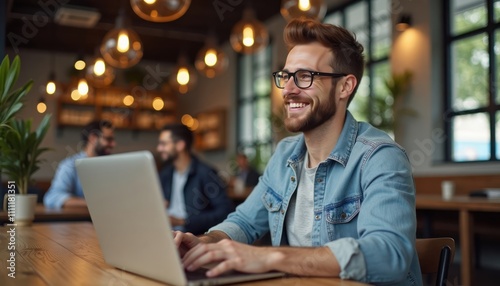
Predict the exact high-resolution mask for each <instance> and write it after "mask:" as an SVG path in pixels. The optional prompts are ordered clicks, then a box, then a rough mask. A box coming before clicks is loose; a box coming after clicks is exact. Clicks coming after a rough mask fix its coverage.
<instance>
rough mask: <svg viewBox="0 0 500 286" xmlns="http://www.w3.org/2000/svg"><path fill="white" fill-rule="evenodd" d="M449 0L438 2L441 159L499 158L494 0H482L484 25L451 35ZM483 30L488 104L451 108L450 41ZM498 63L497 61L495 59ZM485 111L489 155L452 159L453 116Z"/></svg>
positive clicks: (497, 29) (497, 26) (498, 28)
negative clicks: (440, 12)
mask: <svg viewBox="0 0 500 286" xmlns="http://www.w3.org/2000/svg"><path fill="white" fill-rule="evenodd" d="M452 1H453V0H445V1H443V2H442V5H443V6H442V9H441V11H442V13H443V14H442V16H443V19H444V23H443V35H444V37H443V38H444V45H443V47H444V48H443V67H445V68H444V70H443V72H444V75H443V78H444V85H443V94H444V95H445V96H444V97H443V99H442V104H443V110H442V111H443V121H444V131H445V134H446V139H445V144H444V161H445V162H448V163H454V164H468V163H482V162H500V158H496V153H497V150H496V144H498V142H497V138H496V134H495V128H496V119H495V118H496V114H497V113H498V112H500V102H499V103H495V101H496V98H495V97H496V94H497V88H498V87H497V86H496V85H497V84H498V83H497V78H498V74H497V73H498V69H497V67H496V65H495V63H496V55H495V51H494V48H495V33H496V32H500V21H499V22H498V23H495V15H494V13H495V11H494V2H495V1H494V0H484V1H485V2H486V6H485V8H486V9H487V11H486V13H487V23H486V26H483V27H481V28H474V29H471V30H468V31H466V32H462V33H457V34H456V35H453V32H452V30H451V28H452V25H451V21H453V17H452V16H451V15H450V13H449V11H451V8H452V7H451V4H452ZM481 34H486V35H487V36H488V48H487V51H488V59H489V67H488V76H489V78H488V87H487V88H488V104H487V106H484V107H477V108H471V109H464V110H458V111H454V110H453V109H452V106H451V105H452V96H453V95H452V86H453V71H452V68H451V67H452V63H453V59H452V47H453V44H455V43H457V42H459V41H461V40H466V39H469V38H471V37H474V36H477V35H481ZM497 64H498V63H497ZM480 113H486V114H487V115H488V117H489V118H488V119H489V120H488V121H489V124H490V130H489V133H490V142H489V144H490V149H489V152H490V158H489V159H487V160H467V161H456V160H453V147H454V146H453V126H452V123H453V118H455V117H457V116H462V115H474V114H480Z"/></svg>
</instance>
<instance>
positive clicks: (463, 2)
mask: <svg viewBox="0 0 500 286" xmlns="http://www.w3.org/2000/svg"><path fill="white" fill-rule="evenodd" d="M450 13H451V15H450V17H451V31H452V34H461V33H464V32H467V31H470V30H474V29H477V28H481V27H484V26H486V23H487V20H488V17H487V13H486V1H485V0H452V1H451V12H450Z"/></svg>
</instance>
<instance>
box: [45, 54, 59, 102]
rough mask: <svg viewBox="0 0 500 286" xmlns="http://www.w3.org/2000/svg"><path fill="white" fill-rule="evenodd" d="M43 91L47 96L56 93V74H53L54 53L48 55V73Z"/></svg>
mask: <svg viewBox="0 0 500 286" xmlns="http://www.w3.org/2000/svg"><path fill="white" fill-rule="evenodd" d="M45 91H46V92H47V94H48V95H53V94H54V93H56V91H57V85H56V73H55V72H54V53H51V54H50V73H49V79H48V81H47V84H46V85H45Z"/></svg>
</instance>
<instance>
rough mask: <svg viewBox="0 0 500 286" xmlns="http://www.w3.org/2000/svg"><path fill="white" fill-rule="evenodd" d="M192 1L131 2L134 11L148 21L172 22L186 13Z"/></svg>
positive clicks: (153, 0) (139, 0)
mask: <svg viewBox="0 0 500 286" xmlns="http://www.w3.org/2000/svg"><path fill="white" fill-rule="evenodd" d="M190 4H191V0H130V5H131V6H132V9H133V10H134V12H135V13H136V14H137V16H139V17H141V18H142V19H144V20H146V21H151V22H170V21H174V20H177V19H179V18H180V17H182V15H184V13H186V11H187V10H188V8H189V5H190Z"/></svg>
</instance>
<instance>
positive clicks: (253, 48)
mask: <svg viewBox="0 0 500 286" xmlns="http://www.w3.org/2000/svg"><path fill="white" fill-rule="evenodd" d="M268 41H269V33H268V32H267V29H266V27H265V26H264V25H263V24H262V23H261V22H260V21H258V20H257V19H256V18H255V12H254V11H253V10H252V9H250V8H247V9H245V10H244V11H243V18H242V19H241V20H240V21H239V22H238V23H236V25H234V27H233V30H232V32H231V37H230V42H231V46H232V47H233V49H234V50H235V51H236V52H238V53H243V54H253V53H256V52H258V51H260V50H261V49H262V48H264V47H265V46H267V43H268Z"/></svg>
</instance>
